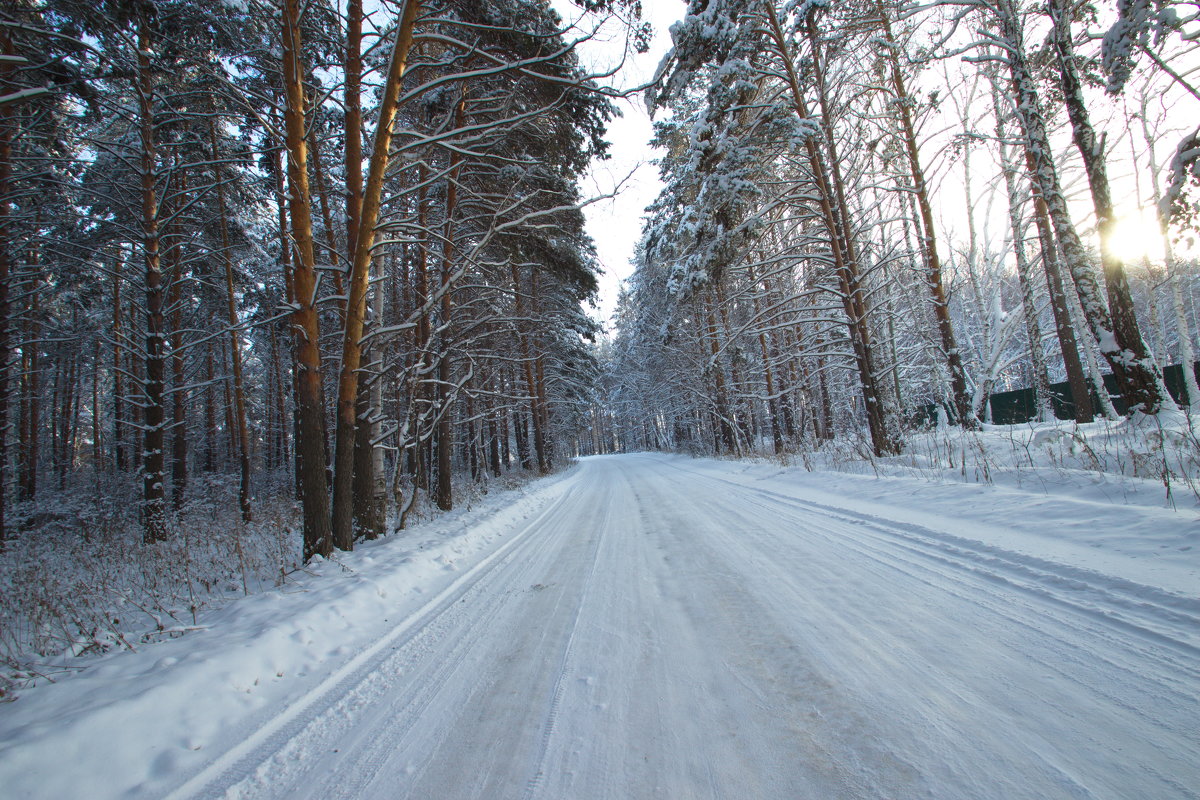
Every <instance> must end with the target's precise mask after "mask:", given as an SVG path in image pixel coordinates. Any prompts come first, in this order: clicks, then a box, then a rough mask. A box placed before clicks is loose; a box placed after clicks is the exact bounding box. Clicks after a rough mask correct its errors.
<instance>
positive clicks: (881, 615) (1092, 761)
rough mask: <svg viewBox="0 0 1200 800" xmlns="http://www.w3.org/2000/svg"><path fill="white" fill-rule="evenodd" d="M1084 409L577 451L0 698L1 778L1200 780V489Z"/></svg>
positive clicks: (747, 782) (932, 784)
mask: <svg viewBox="0 0 1200 800" xmlns="http://www.w3.org/2000/svg"><path fill="white" fill-rule="evenodd" d="M1062 431H1063V428H1062V427H1061V426H1059V427H1051V426H1040V427H1039V426H1029V427H1026V428H1018V429H1015V430H1014V429H988V430H985V431H984V432H983V433H982V434H978V435H974V434H972V435H962V434H946V433H936V432H935V433H931V434H929V440H928V441H926V442H924V443H923V444H922V443H921V442H917V443H915V444H914V445H910V448H909V451H908V453H907V454H906V455H905V456H902V457H898V458H895V459H889V460H882V461H876V462H875V463H874V464H873V465H865V464H862V463H859V464H851V463H849V462H848V461H845V460H843V461H840V462H838V463H836V464H835V463H827V464H825V465H823V466H824V467H825V468H824V469H821V470H816V469H814V470H813V471H810V470H809V469H806V468H805V467H803V466H799V465H796V464H791V465H786V466H785V465H781V464H780V463H778V462H773V461H758V462H738V461H717V460H709V459H689V458H685V457H682V456H667V455H659V454H640V455H630V456H617V457H600V458H594V459H585V460H583V462H582V463H580V464H579V465H577V466H575V467H573V468H572V469H571V470H569V471H568V472H566V473H565V474H563V475H559V476H555V477H552V478H549V479H546V480H544V481H540V482H538V483H535V484H533V485H532V486H530V487H529V488H528V489H527V490H524V491H521V492H506V493H502V494H501V493H495V494H492V495H490V496H489V497H488V498H487V500H486V503H485V504H484V505H483V506H480V507H477V508H476V509H474V510H471V511H459V512H454V513H453V514H450V515H447V516H445V517H442V518H440V519H438V520H436V521H434V522H432V523H428V524H426V525H422V526H418V527H416V528H414V529H412V530H410V531H407V532H404V533H403V534H401V535H400V536H396V537H389V538H386V539H384V540H381V541H379V542H375V543H371V544H369V545H367V546H364V547H361V548H360V549H358V550H356V551H355V552H354V553H351V554H343V555H342V556H340V558H339V560H338V561H337V562H326V563H322V564H319V565H316V566H315V567H314V568H313V569H312V572H313V574H312V575H311V576H303V577H302V578H301V579H300V580H299V581H298V582H296V583H294V584H291V585H289V586H288V587H286V588H284V589H282V590H279V591H274V592H266V593H264V594H260V595H255V596H251V597H247V598H244V599H241V600H238V601H236V602H235V603H233V604H231V605H229V606H227V607H225V608H223V609H221V610H219V611H217V612H214V613H212V614H210V615H208V616H207V617H204V618H202V619H201V620H200V622H201V625H202V627H203V628H205V629H204V630H202V631H199V632H197V633H193V634H189V635H187V636H184V637H182V638H180V639H176V640H171V641H167V642H162V643H159V644H155V645H151V646H146V647H144V648H142V649H141V650H140V651H139V652H136V653H132V652H122V653H114V654H109V655H106V656H103V657H99V658H95V659H91V660H87V661H84V660H81V661H82V663H83V664H84V665H85V666H84V668H83V669H81V670H80V671H79V673H78V674H76V675H73V676H70V677H67V678H65V679H63V680H61V681H59V682H58V683H57V684H54V685H48V686H39V687H36V688H34V689H31V690H29V691H28V692H26V693H25V694H24V695H23V696H21V697H20V698H19V699H18V700H17V701H15V702H13V703H8V704H3V705H0V786H2V787H4V789H3V790H2V791H0V794H2V795H3V796H4V797H5V798H8V797H13V798H19V797H30V798H57V797H84V796H86V797H89V798H105V797H162V796H167V795H170V796H172V797H208V796H223V797H231V798H232V797H239V798H257V797H264V798H265V797H280V798H282V797H288V798H289V800H290V798H293V797H303V796H313V797H321V798H323V800H324V798H327V797H334V796H345V797H380V798H383V797H387V798H395V797H406V796H411V797H424V796H433V795H431V794H429V792H431V791H435V790H436V791H438V792H440V796H441V797H445V798H448V799H450V800H453V799H454V798H459V797H463V798H466V797H480V798H483V797H487V798H496V797H526V798H534V797H538V798H563V797H578V798H589V797H601V796H611V797H631V798H632V797H673V798H676V797H678V798H685V797H693V796H695V797H699V796H704V797H708V796H716V797H734V796H758V797H790V798H794V797H814V798H822V800H827V798H834V797H868V796H870V797H874V796H885V795H887V796H893V797H917V796H927V797H935V798H947V800H951V798H952V799H953V800H966V799H967V798H993V797H1004V798H1006V800H1008V799H1009V798H1016V797H1029V798H1035V797H1037V798H1050V797H1064V798H1065V797H1112V798H1116V797H1122V796H1126V797H1127V796H1134V795H1131V794H1129V792H1135V793H1137V794H1138V795H1139V796H1147V797H1151V796H1152V797H1164V798H1165V797H1180V798H1187V797H1197V796H1200V795H1197V790H1196V788H1195V787H1196V786H1200V763H1198V762H1197V759H1196V758H1195V754H1196V753H1197V752H1200V734H1198V733H1197V726H1196V725H1195V721H1196V719H1198V718H1200V518H1198V513H1197V505H1196V498H1195V496H1194V495H1193V494H1192V493H1191V492H1190V490H1189V489H1188V488H1187V487H1186V485H1181V486H1179V487H1178V490H1177V491H1176V492H1174V508H1172V507H1170V505H1169V504H1168V503H1167V501H1166V495H1165V489H1164V485H1163V483H1162V481H1161V480H1155V479H1153V478H1150V477H1138V476H1137V475H1134V474H1128V473H1129V472H1130V470H1126V472H1127V474H1124V475H1122V474H1118V473H1117V472H1116V471H1106V470H1105V469H1103V466H1104V465H1106V464H1116V465H1117V467H1118V468H1122V459H1124V461H1126V462H1127V461H1131V460H1132V459H1131V457H1130V456H1128V453H1129V452H1132V451H1133V450H1134V449H1136V448H1132V447H1130V446H1128V443H1129V441H1130V440H1129V436H1130V434H1129V432H1128V430H1122V429H1120V426H1111V425H1107V426H1106V425H1105V424H1097V425H1096V426H1093V427H1090V428H1083V429H1080V430H1075V429H1074V428H1071V429H1069V430H1068V432H1066V433H1063V432H1062ZM1122 437H1124V438H1122ZM1119 442H1124V443H1125V444H1122V445H1120V446H1118V443H1119ZM1184 444H1186V442H1184ZM1121 447H1124V448H1125V450H1124V452H1125V453H1126V455H1124V456H1122V455H1121V452H1122V451H1121V449H1120V448H1121ZM1152 450H1153V448H1150V450H1147V451H1146V452H1147V453H1148V455H1147V456H1146V457H1145V459H1143V460H1144V461H1145V462H1146V463H1145V464H1143V470H1144V471H1148V473H1149V474H1153V471H1154V466H1153V464H1152V463H1151V461H1152V458H1153V452H1152ZM1185 450H1186V448H1185V447H1183V446H1180V448H1179V451H1180V453H1182V452H1184V451H1185ZM973 452H974V453H975V454H974V455H972V453H973ZM954 453H956V454H954ZM952 454H953V455H952ZM964 454H965V455H966V457H965V459H964ZM1177 457H1178V458H1184V456H1180V455H1177ZM923 459H924V463H922V460H923ZM944 459H952V460H953V463H954V466H953V467H951V466H948V465H947V463H946V461H944ZM1181 463H1182V462H1181ZM964 464H966V465H967V466H965V467H964ZM939 465H940V466H941V469H940V470H939V469H935V467H938V466H939ZM1094 465H1099V466H1100V467H1101V468H1096V467H1095V466H1094ZM810 466H814V467H815V466H816V464H815V463H813V462H810ZM829 467H837V468H838V469H839V470H841V471H835V470H832V469H829ZM966 470H973V471H975V474H972V475H969V476H967V475H966V473H965V471H966ZM863 472H870V473H875V472H878V473H879V474H880V475H881V476H882V477H876V476H875V475H874V474H861V473H863ZM856 473H857V474H856ZM985 474H986V478H985V479H983V480H982V482H963V480H962V479H963V477H964V476H965V477H966V478H967V480H968V481H970V480H971V479H972V478H975V479H976V480H980V479H981V478H982V477H983V476H985ZM931 475H932V476H933V478H934V479H933V480H930V476H931ZM1189 754H1190V755H1189Z"/></svg>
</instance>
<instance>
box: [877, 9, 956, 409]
mask: <svg viewBox="0 0 1200 800" xmlns="http://www.w3.org/2000/svg"><path fill="white" fill-rule="evenodd" d="M875 8H876V13H877V14H878V15H879V23H880V26H881V27H882V28H883V34H884V40H885V41H884V47H883V48H882V50H883V53H884V57H885V59H886V60H887V62H888V67H889V71H890V73H891V80H892V91H893V92H894V94H895V97H896V111H897V115H898V116H899V119H900V132H901V135H902V137H903V139H904V152H905V155H906V156H907V158H908V168H909V175H910V176H911V178H912V182H913V194H914V195H915V198H916V202H917V208H918V209H919V210H920V212H921V228H920V233H919V234H918V235H919V238H920V240H921V250H922V252H923V253H924V256H925V280H926V283H927V285H928V287H929V293H930V296H931V298H932V300H933V313H934V318H935V319H936V320H937V328H938V334H939V336H940V337H941V340H942V352H943V353H944V355H945V358H946V366H947V368H948V369H949V371H950V388H951V392H952V394H953V396H954V408H955V411H956V412H957V413H958V422H959V424H961V425H962V426H963V427H965V428H971V429H975V428H978V427H979V420H978V419H976V418H975V415H974V412H973V410H972V408H971V395H970V392H969V391H968V390H967V374H966V370H965V369H964V368H963V362H962V354H961V353H959V350H958V343H957V341H956V339H955V336H954V325H953V323H952V322H951V319H950V307H949V303H948V302H947V299H946V288H945V285H944V284H943V282H942V263H941V257H940V256H939V255H938V249H937V232H936V229H935V227H934V221H933V207H932V205H931V204H930V202H929V187H928V184H927V183H926V182H925V171H924V169H923V168H922V166H921V156H920V152H919V150H918V146H917V133H916V127H915V126H914V124H913V119H912V104H913V99H912V97H911V96H910V95H909V93H908V89H907V87H906V86H905V83H904V75H903V74H902V73H901V71H900V59H899V56H898V55H897V49H898V47H899V45H898V43H897V42H896V37H895V36H894V35H893V34H892V24H891V21H890V20H889V19H888V15H887V12H886V11H884V8H883V3H882V2H880V0H876V4H875Z"/></svg>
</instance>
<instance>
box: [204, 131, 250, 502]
mask: <svg viewBox="0 0 1200 800" xmlns="http://www.w3.org/2000/svg"><path fill="white" fill-rule="evenodd" d="M208 136H209V145H210V146H211V148H212V157H213V165H214V167H213V168H214V170H215V171H216V176H215V177H216V182H217V213H218V215H219V220H218V222H219V224H218V228H219V230H220V232H221V262H222V263H223V265H224V267H225V317H226V320H227V321H228V323H229V360H230V364H231V366H232V368H233V405H234V424H235V425H236V426H237V442H238V468H239V470H238V471H239V481H238V505H239V506H240V507H241V510H242V521H243V522H250V521H251V520H252V519H253V518H254V515H253V513H252V511H251V508H250V432H249V429H248V428H247V426H246V389H245V382H244V379H243V377H242V343H241V337H240V336H238V324H239V320H238V313H237V300H236V299H235V296H234V284H233V254H232V252H231V250H230V248H231V242H230V239H229V223H228V219H229V215H228V213H227V209H226V205H225V180H224V174H223V172H224V171H223V170H222V169H221V157H220V150H219V148H218V147H217V129H216V122H215V121H213V120H210V121H209V128H208ZM210 357H211V350H210Z"/></svg>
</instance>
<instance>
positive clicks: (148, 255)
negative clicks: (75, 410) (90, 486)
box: [135, 9, 167, 544]
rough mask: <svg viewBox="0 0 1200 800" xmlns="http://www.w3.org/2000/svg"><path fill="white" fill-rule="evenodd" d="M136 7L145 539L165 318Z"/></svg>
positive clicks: (160, 527) (146, 33)
mask: <svg viewBox="0 0 1200 800" xmlns="http://www.w3.org/2000/svg"><path fill="white" fill-rule="evenodd" d="M146 14H147V12H146V11H145V10H144V9H142V10H139V13H138V20H137V27H138V31H137V40H138V54H137V81H136V86H135V91H136V93H137V98H138V122H139V131H140V134H141V165H140V172H141V184H142V253H143V257H144V259H145V275H146V277H145V281H146V286H145V291H146V352H145V365H146V377H145V383H144V387H145V388H144V395H145V396H144V411H143V414H144V416H143V426H144V427H143V431H144V433H143V437H144V438H143V443H142V526H143V532H142V536H143V539H144V541H145V542H146V543H147V544H152V543H154V542H158V541H162V540H164V539H166V538H167V528H166V516H165V513H164V508H163V500H164V488H163V482H164V478H165V475H164V474H163V465H164V459H163V444H164V436H163V434H164V414H163V382H164V379H165V360H164V357H163V340H164V334H165V331H164V328H165V325H164V319H163V287H162V265H161V263H160V255H159V233H158V210H159V209H158V199H157V197H156V194H155V190H156V187H155V178H156V172H157V169H156V167H157V161H158V157H157V153H156V151H155V142H154V106H153V102H154V82H153V77H152V75H151V66H150V56H149V54H150V52H151V50H150V48H151V39H150V22H149V20H148V19H147V17H146Z"/></svg>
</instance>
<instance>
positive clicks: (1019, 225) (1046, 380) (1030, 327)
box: [992, 90, 1054, 422]
mask: <svg viewBox="0 0 1200 800" xmlns="http://www.w3.org/2000/svg"><path fill="white" fill-rule="evenodd" d="M992 108H993V110H994V112H995V115H996V139H997V141H998V142H999V144H1000V167H1001V169H1002V170H1003V172H1004V187H1005V189H1006V190H1007V193H1008V225H1009V230H1010V231H1011V232H1012V246H1013V255H1014V257H1015V258H1016V260H1017V280H1018V281H1019V283H1020V286H1021V310H1022V312H1023V313H1024V316H1025V336H1026V338H1027V339H1028V340H1029V361H1030V370H1031V371H1032V373H1033V390H1034V406H1035V412H1036V414H1037V418H1038V420H1039V421H1040V422H1050V421H1052V420H1053V419H1054V406H1053V402H1052V400H1051V397H1050V376H1049V372H1048V370H1047V369H1046V354H1045V351H1044V350H1043V349H1042V329H1041V326H1040V325H1039V324H1038V310H1037V302H1036V294H1035V289H1034V283H1033V276H1032V271H1031V270H1030V266H1029V256H1028V253H1027V251H1026V249H1025V225H1024V222H1023V221H1022V218H1021V217H1022V215H1021V206H1022V203H1021V192H1020V189H1019V188H1018V187H1019V184H1018V181H1017V176H1018V172H1017V167H1016V165H1015V164H1013V163H1012V159H1011V157H1010V155H1009V149H1008V145H1007V144H1006V142H1005V140H1006V136H1007V133H1006V131H1005V125H1004V111H1003V109H1002V108H1001V107H1000V97H999V93H998V92H996V91H994V90H993V91H992Z"/></svg>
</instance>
